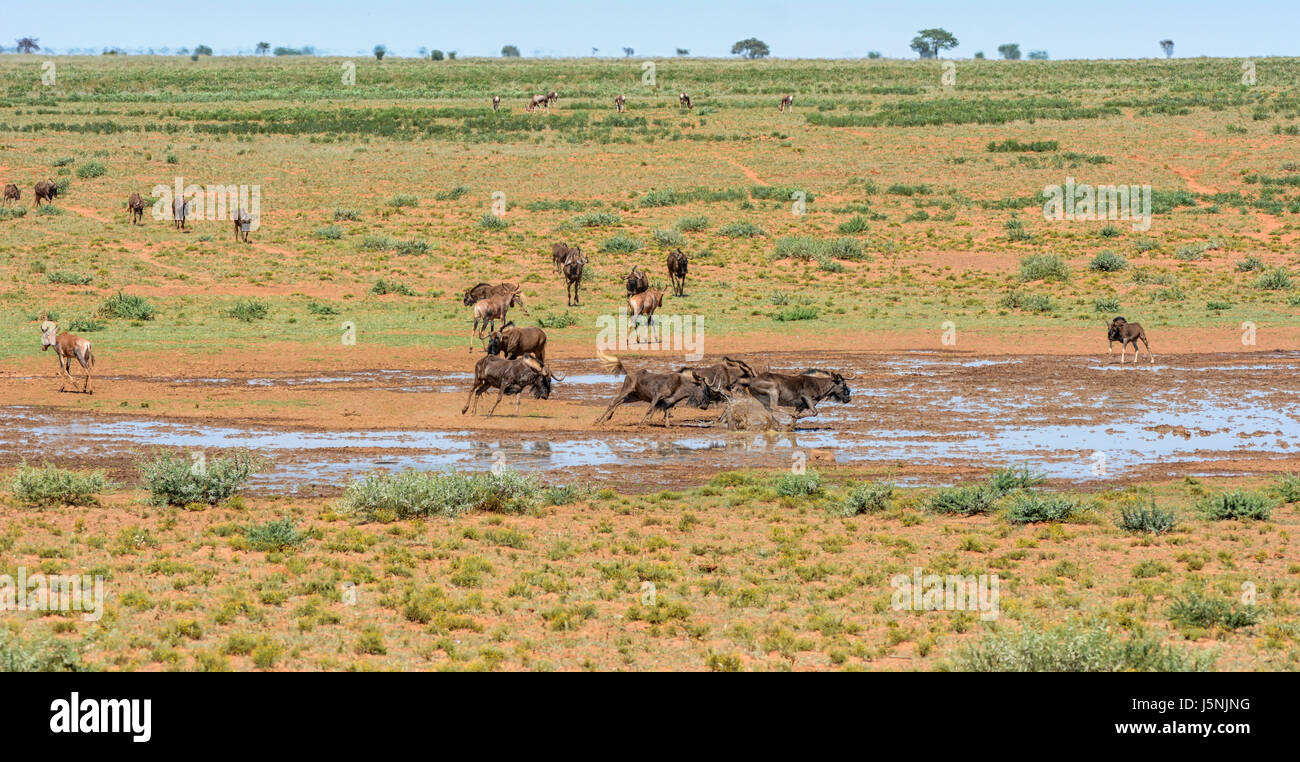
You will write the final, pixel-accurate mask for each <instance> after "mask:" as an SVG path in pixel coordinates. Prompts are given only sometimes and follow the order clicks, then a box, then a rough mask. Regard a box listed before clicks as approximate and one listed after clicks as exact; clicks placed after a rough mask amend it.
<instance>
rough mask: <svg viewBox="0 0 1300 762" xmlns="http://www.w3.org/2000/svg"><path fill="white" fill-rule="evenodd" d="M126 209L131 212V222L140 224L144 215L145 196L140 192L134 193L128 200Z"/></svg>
mask: <svg viewBox="0 0 1300 762" xmlns="http://www.w3.org/2000/svg"><path fill="white" fill-rule="evenodd" d="M126 209H127V211H128V212H130V213H131V224H132V225H139V224H140V220H141V219H142V218H143V217H144V198H143V197H141V195H140V194H139V193H132V194H131V198H129V199H127V200H126Z"/></svg>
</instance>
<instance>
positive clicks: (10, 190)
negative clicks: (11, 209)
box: [5, 183, 23, 206]
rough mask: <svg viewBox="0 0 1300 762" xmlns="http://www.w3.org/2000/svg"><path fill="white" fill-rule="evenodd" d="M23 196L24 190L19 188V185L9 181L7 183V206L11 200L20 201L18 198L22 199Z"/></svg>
mask: <svg viewBox="0 0 1300 762" xmlns="http://www.w3.org/2000/svg"><path fill="white" fill-rule="evenodd" d="M22 197H23V192H22V191H21V190H19V189H18V186H17V185H14V184H13V183H8V184H6V185H5V205H6V206H7V205H8V204H9V202H10V201H18V200H20V199H21V198H22Z"/></svg>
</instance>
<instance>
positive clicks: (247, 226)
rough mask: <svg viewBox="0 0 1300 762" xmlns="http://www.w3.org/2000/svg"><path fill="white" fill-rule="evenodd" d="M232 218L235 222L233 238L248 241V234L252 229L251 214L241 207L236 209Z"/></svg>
mask: <svg viewBox="0 0 1300 762" xmlns="http://www.w3.org/2000/svg"><path fill="white" fill-rule="evenodd" d="M232 219H233V220H234V222H235V240H236V241H243V242H244V243H248V234H249V232H250V231H252V229H253V215H251V214H249V213H248V212H246V211H244V210H243V209H236V210H235V216H234V217H233V218H232Z"/></svg>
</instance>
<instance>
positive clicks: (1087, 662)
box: [954, 622, 1214, 672]
mask: <svg viewBox="0 0 1300 762" xmlns="http://www.w3.org/2000/svg"><path fill="white" fill-rule="evenodd" d="M1213 666H1214V656H1213V655H1212V654H1207V653H1198V652H1195V651H1189V650H1185V649H1181V648H1177V647H1175V646H1172V645H1169V644H1168V643H1165V642H1164V640H1163V639H1161V638H1160V637H1159V636H1158V635H1154V634H1148V633H1146V632H1144V631H1138V632H1135V633H1133V634H1132V635H1128V636H1125V635H1124V634H1122V633H1112V632H1111V631H1110V630H1109V629H1108V628H1107V627H1106V626H1105V625H1103V624H1095V625H1083V624H1079V623H1077V622H1068V623H1066V624H1063V625H1059V626H1057V627H1053V628H1051V629H1046V630H1044V629H1040V628H1037V627H1030V626H1026V627H1024V628H1023V629H1021V630H1020V631H1018V632H1012V633H1004V632H998V633H993V634H990V635H986V636H985V637H984V638H983V639H982V640H981V641H979V642H978V643H975V644H973V645H970V646H966V647H965V648H963V649H962V650H960V651H959V652H958V654H957V656H956V658H955V659H954V668H955V669H957V670H959V671H963V672H1205V671H1208V670H1209V669H1211V668H1212V667H1213Z"/></svg>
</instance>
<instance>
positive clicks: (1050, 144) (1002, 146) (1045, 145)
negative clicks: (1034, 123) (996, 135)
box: [987, 138, 1060, 153]
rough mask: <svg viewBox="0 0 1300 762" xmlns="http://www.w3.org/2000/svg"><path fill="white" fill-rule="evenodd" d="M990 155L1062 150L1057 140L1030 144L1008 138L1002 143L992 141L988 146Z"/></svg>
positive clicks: (1037, 141)
mask: <svg viewBox="0 0 1300 762" xmlns="http://www.w3.org/2000/svg"><path fill="white" fill-rule="evenodd" d="M987 148H988V150H989V152H990V153H1027V152H1035V153H1041V152H1043V151H1055V150H1056V149H1058V148H1060V144H1059V143H1057V142H1056V141H1055V140H1035V141H1032V142H1029V143H1021V142H1020V141H1019V140H1016V139H1014V138H1008V139H1007V140H1003V141H1002V142H1000V143H999V142H998V141H996V140H990V141H989V144H988V146H987Z"/></svg>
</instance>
